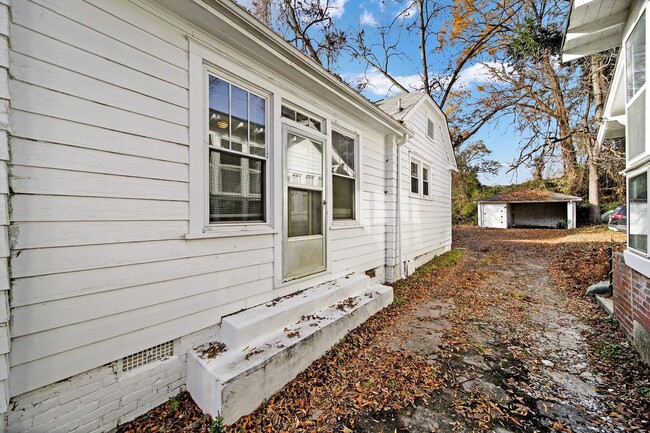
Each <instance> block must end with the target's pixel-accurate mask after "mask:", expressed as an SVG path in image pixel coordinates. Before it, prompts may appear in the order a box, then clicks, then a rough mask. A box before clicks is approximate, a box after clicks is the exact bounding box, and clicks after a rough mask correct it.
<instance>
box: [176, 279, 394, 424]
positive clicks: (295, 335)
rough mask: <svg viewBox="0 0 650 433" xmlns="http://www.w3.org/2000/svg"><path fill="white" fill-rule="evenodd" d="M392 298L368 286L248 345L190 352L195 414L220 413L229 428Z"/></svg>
mask: <svg viewBox="0 0 650 433" xmlns="http://www.w3.org/2000/svg"><path fill="white" fill-rule="evenodd" d="M343 293H345V292H343ZM392 300H393V289H392V288H390V287H387V286H382V285H374V286H372V287H370V288H367V289H366V290H364V291H363V292H362V293H360V294H358V295H357V296H352V297H348V298H343V299H339V300H338V302H335V303H334V304H331V305H329V306H326V307H325V308H323V309H321V310H316V311H309V312H307V313H306V314H302V315H300V316H298V317H299V319H298V320H297V321H295V322H294V323H292V324H291V325H289V326H285V327H280V328H279V329H276V330H275V331H274V332H272V333H269V334H267V336H266V337H265V338H264V339H263V340H260V339H257V340H255V345H254V346H247V347H244V348H229V350H228V351H227V352H225V353H223V354H221V355H219V356H218V357H216V358H213V359H205V358H201V356H200V351H199V350H191V351H189V352H188V361H187V390H188V391H189V392H190V394H191V395H192V398H193V399H194V401H195V402H196V404H197V405H198V406H199V407H200V408H201V410H203V411H204V412H206V413H209V414H210V415H212V416H216V415H221V416H222V417H223V418H224V423H226V424H231V423H233V422H235V421H237V419H239V418H240V417H241V416H243V415H246V414H248V413H250V412H252V411H254V410H255V409H256V408H257V407H258V406H259V405H260V404H261V403H262V402H263V401H264V400H266V399H267V398H269V397H270V396H272V395H273V394H274V393H276V392H277V391H279V390H280V389H282V387H284V385H286V384H287V383H288V382H290V381H291V380H292V379H294V378H295V377H296V376H297V375H298V373H300V372H301V371H303V370H304V369H305V368H307V367H308V366H309V365H310V364H311V363H312V362H313V361H314V360H316V359H318V358H319V357H320V356H322V355H323V354H324V353H325V352H327V350H329V349H330V348H331V347H332V346H333V345H334V344H336V343H337V342H338V341H339V340H341V339H342V338H343V337H344V336H345V335H346V334H347V333H348V332H349V331H350V330H352V329H354V328H356V327H357V326H359V325H360V324H361V323H363V322H365V321H366V320H367V319H368V318H369V317H370V316H372V315H373V314H375V313H376V312H378V311H379V310H381V309H382V308H384V307H386V306H388V305H389V304H390V303H391V302H392ZM276 307H277V305H276V306H272V307H269V308H276ZM244 313H246V311H244V312H242V313H239V314H244Z"/></svg>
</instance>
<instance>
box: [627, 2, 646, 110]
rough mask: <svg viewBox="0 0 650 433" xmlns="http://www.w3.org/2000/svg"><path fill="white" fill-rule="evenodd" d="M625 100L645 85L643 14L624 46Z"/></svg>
mask: <svg viewBox="0 0 650 433" xmlns="http://www.w3.org/2000/svg"><path fill="white" fill-rule="evenodd" d="M625 66H626V80H627V100H628V101H629V100H630V99H631V98H632V97H633V96H634V95H635V94H636V92H637V91H638V90H639V89H640V88H641V86H643V84H644V83H645V12H644V13H643V15H641V18H640V19H639V21H638V22H637V23H636V26H635V27H634V30H632V33H630V37H629V38H628V40H627V42H626V44H625Z"/></svg>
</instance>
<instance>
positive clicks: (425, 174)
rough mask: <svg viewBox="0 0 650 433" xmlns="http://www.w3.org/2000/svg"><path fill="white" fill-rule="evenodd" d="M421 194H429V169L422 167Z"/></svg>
mask: <svg viewBox="0 0 650 433" xmlns="http://www.w3.org/2000/svg"><path fill="white" fill-rule="evenodd" d="M422 194H423V195H426V196H428V195H429V169H428V168H427V167H422Z"/></svg>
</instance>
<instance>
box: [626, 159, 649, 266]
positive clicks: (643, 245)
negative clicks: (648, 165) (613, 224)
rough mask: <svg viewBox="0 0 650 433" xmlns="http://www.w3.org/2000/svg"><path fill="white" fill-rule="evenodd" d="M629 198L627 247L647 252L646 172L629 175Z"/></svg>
mask: <svg viewBox="0 0 650 433" xmlns="http://www.w3.org/2000/svg"><path fill="white" fill-rule="evenodd" d="M627 194H628V200H629V212H628V224H629V228H628V231H629V240H628V246H629V248H631V249H633V250H635V251H637V252H640V253H643V254H647V253H648V172H647V171H644V172H643V173H641V174H638V175H636V176H632V177H630V179H629V181H628V186H627Z"/></svg>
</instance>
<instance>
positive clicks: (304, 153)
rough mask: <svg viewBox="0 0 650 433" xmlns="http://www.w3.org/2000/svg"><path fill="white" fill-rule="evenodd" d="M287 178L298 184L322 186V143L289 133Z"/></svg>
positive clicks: (290, 181)
mask: <svg viewBox="0 0 650 433" xmlns="http://www.w3.org/2000/svg"><path fill="white" fill-rule="evenodd" d="M287 139H288V149H287V180H288V182H289V183H292V184H298V185H309V186H316V187H320V186H323V145H322V144H321V143H319V142H317V141H313V140H310V139H308V138H304V137H300V136H298V135H295V134H292V133H289V135H288V138H287Z"/></svg>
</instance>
